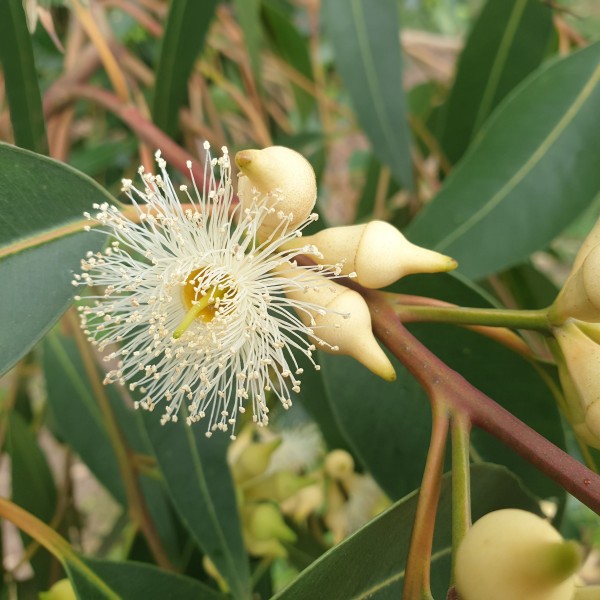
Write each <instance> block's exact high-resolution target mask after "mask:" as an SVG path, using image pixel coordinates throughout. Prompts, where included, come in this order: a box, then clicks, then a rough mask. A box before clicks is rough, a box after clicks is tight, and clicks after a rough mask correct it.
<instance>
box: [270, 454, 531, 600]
mask: <svg viewBox="0 0 600 600" xmlns="http://www.w3.org/2000/svg"><path fill="white" fill-rule="evenodd" d="M399 468H400V467H399ZM471 497H472V511H473V519H474V520H475V519H478V518H479V517H481V516H483V515H484V514H486V513H488V512H491V511H493V510H498V509H501V508H508V507H512V508H521V509H524V510H529V511H531V512H536V513H538V514H539V505H538V503H537V501H536V500H535V498H533V497H532V496H531V495H529V494H528V492H526V491H525V489H524V488H523V487H522V486H521V484H520V482H519V480H518V479H517V478H516V477H515V476H514V475H512V474H511V473H510V472H509V471H507V470H506V469H504V468H502V467H498V466H495V465H487V464H481V465H474V466H473V467H472V468H471ZM451 505H452V499H451V485H450V477H449V476H448V475H445V476H444V478H443V484H442V491H441V497H440V504H439V509H438V514H437V520H436V533H435V538H434V544H433V554H432V567H431V568H432V577H431V580H432V581H431V583H432V592H433V595H434V597H435V598H444V597H445V595H446V592H447V591H448V586H449V580H450V553H451V548H452V526H451V523H452V506H451ZM416 506H417V492H413V493H411V494H409V495H408V496H406V497H404V498H402V499H401V500H399V501H398V502H396V503H395V504H394V505H393V506H392V507H390V508H389V509H388V510H386V511H385V512H384V513H383V514H381V515H379V516H378V517H375V519H373V520H372V521H371V522H369V523H368V524H367V525H365V526H364V527H363V528H362V529H360V530H358V531H357V532H356V533H354V534H353V535H352V536H350V537H349V538H347V539H346V540H344V541H343V542H342V543H341V544H338V545H337V546H335V547H334V548H332V549H331V550H329V552H326V553H325V554H324V555H323V556H321V557H320V558H319V559H317V560H316V561H315V562H314V563H312V564H311V565H310V566H309V567H308V568H307V569H305V570H304V571H303V572H302V573H301V574H300V576H299V577H298V578H297V579H295V580H294V581H293V582H292V583H291V584H290V585H289V586H288V587H287V588H286V589H284V590H283V591H282V592H280V593H279V594H277V595H276V596H275V597H274V598H273V600H305V599H306V598H327V600H367V598H368V599H369V600H384V599H385V600H387V599H388V598H389V599H392V598H401V597H402V585H403V582H404V565H405V562H406V558H407V556H408V548H409V543H410V535H411V531H412V526H413V523H414V520H415V511H416Z"/></svg>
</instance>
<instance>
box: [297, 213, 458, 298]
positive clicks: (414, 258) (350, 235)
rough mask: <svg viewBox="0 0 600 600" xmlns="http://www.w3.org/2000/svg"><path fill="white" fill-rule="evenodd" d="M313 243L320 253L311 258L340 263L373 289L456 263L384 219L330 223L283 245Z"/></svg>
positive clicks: (323, 261)
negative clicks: (354, 223)
mask: <svg viewBox="0 0 600 600" xmlns="http://www.w3.org/2000/svg"><path fill="white" fill-rule="evenodd" d="M292 244H293V245H294V247H297V248H301V247H302V246H305V245H308V244H310V245H314V246H316V247H317V249H318V250H319V252H320V253H321V255H322V257H319V256H317V257H316V258H314V257H313V256H312V255H311V258H312V259H313V260H314V261H315V262H319V263H320V264H325V265H327V264H329V265H331V264H340V265H341V268H342V273H343V274H344V275H350V274H351V273H356V281H357V282H358V283H360V285H362V286H364V287H367V288H371V289H377V288H381V287H386V286H388V285H391V284H392V283H394V282H395V281H398V279H400V278H401V277H404V276H405V275H411V274H413V273H441V272H446V271H451V270H452V269H455V268H456V267H457V262H456V261H455V260H454V259H452V258H449V257H448V256H444V255H443V254H439V253H438V252H434V251H432V250H427V249H426V248H421V247H420V246H416V245H415V244H412V243H411V242H409V241H408V240H407V239H406V238H405V237H404V236H403V235H402V234H401V233H400V232H399V231H398V230H397V229H396V228H395V227H393V226H392V225H390V224H389V223H386V222H385V221H371V222H370V223H365V224H363V225H350V226H347V227H330V228H329V229H324V230H323V231H320V232H319V233H316V234H315V235H312V236H308V237H304V238H298V239H297V240H294V241H293V242H291V243H289V244H288V245H287V246H286V247H292Z"/></svg>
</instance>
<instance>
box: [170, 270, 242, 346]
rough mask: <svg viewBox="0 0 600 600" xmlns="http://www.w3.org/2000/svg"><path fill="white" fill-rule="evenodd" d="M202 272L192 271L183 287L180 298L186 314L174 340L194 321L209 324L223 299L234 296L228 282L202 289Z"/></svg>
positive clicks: (174, 335) (175, 333) (233, 290)
mask: <svg viewBox="0 0 600 600" xmlns="http://www.w3.org/2000/svg"><path fill="white" fill-rule="evenodd" d="M204 271H205V269H197V270H196V271H192V272H191V273H190V275H189V277H188V278H187V281H186V282H185V285H184V286H183V289H182V291H181V298H182V300H183V305H184V306H185V308H186V309H187V313H186V315H185V317H184V318H183V321H181V323H180V324H179V325H178V327H177V329H176V330H175V331H174V332H173V337H174V338H175V339H177V338H180V337H181V336H182V335H183V333H184V332H185V331H186V329H187V328H188V327H189V326H190V325H191V324H192V323H193V322H194V321H195V320H196V319H198V320H199V321H202V322H203V323H210V322H211V321H212V320H213V319H214V318H215V316H216V314H217V312H218V311H219V307H220V304H221V301H222V300H223V298H231V296H232V295H235V288H234V287H233V286H232V284H231V282H230V281H229V280H225V281H223V282H220V283H218V284H216V285H212V286H208V287H206V288H204V287H203V285H202V280H203V277H202V275H203V273H204Z"/></svg>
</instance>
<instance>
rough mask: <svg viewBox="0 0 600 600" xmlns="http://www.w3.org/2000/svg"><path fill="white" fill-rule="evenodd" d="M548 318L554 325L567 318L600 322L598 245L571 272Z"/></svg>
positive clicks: (599, 259)
mask: <svg viewBox="0 0 600 600" xmlns="http://www.w3.org/2000/svg"><path fill="white" fill-rule="evenodd" d="M548 316H549V319H550V320H551V321H552V322H554V323H562V322H564V321H565V320H566V319H567V318H569V317H572V318H574V319H579V320H581V321H588V322H590V323H599V322H600V244H597V245H596V246H594V247H593V248H591V249H590V250H589V251H588V252H587V254H586V256H585V258H583V260H582V261H581V264H580V266H579V267H578V268H576V269H574V270H573V272H572V273H571V275H570V276H569V278H568V279H567V281H566V282H565V285H564V286H563V288H562V290H561V292H560V294H559V295H558V297H557V299H556V300H555V301H554V304H553V305H552V307H551V308H550V312H549V315H548Z"/></svg>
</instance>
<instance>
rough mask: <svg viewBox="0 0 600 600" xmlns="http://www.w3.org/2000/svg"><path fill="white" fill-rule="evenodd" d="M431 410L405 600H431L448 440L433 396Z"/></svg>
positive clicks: (443, 413) (440, 409)
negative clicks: (432, 574)
mask: <svg viewBox="0 0 600 600" xmlns="http://www.w3.org/2000/svg"><path fill="white" fill-rule="evenodd" d="M431 410H432V416H433V427H432V431H431V441H430V443H429V452H428V453H427V461H426V463H425V471H424V472H423V481H422V483H421V489H420V490H419V501H418V504H417V512H416V515H415V523H414V525H413V531H412V535H411V539H410V548H409V553H408V560H407V562H406V571H405V575H404V589H403V592H402V597H403V598H404V599H405V600H433V596H432V595H431V589H430V569H431V551H432V548H433V532H434V529H435V515H436V513H437V506H438V502H439V499H440V489H441V485H442V472H443V468H444V453H445V450H446V439H447V437H448V413H447V410H446V407H445V406H444V405H443V404H442V403H441V402H439V401H438V400H436V397H435V396H432V398H431Z"/></svg>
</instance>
